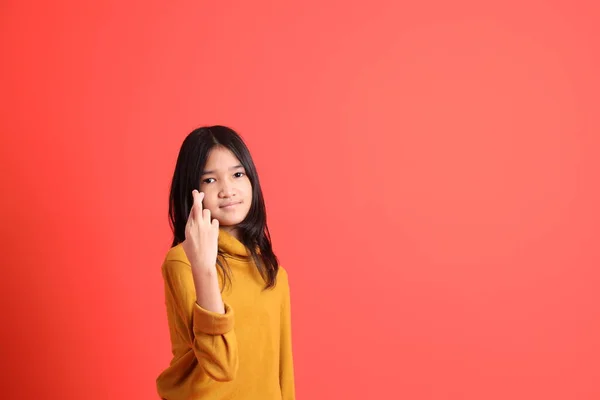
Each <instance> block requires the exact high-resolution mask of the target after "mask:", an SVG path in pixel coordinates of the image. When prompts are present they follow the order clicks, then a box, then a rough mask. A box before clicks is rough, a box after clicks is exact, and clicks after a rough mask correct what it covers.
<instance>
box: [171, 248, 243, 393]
mask: <svg viewBox="0 0 600 400" xmlns="http://www.w3.org/2000/svg"><path fill="white" fill-rule="evenodd" d="M162 274H163V279H164V282H165V300H166V303H167V314H168V320H169V324H171V325H173V326H172V328H174V330H175V331H176V332H177V333H178V334H179V335H181V337H182V338H183V340H184V341H185V342H186V344H187V345H188V346H189V347H190V348H191V349H192V350H193V351H194V354H195V356H196V359H197V360H198V364H199V366H200V367H201V368H202V369H203V370H204V371H205V372H206V374H207V375H208V376H210V377H211V378H212V379H214V380H215V381H220V382H224V381H231V380H233V379H234V378H235V375H236V373H237V370H238V349H237V341H236V337H235V331H234V329H233V325H234V324H233V323H234V314H233V309H231V307H230V306H229V305H228V304H225V314H219V313H215V312H211V311H208V310H205V309H203V308H202V307H200V306H199V305H198V303H196V289H195V287H194V279H193V275H192V269H191V266H190V265H188V264H186V263H184V262H182V261H178V260H168V261H165V263H164V264H163V268H162Z"/></svg>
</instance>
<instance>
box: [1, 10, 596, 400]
mask: <svg viewBox="0 0 600 400" xmlns="http://www.w3.org/2000/svg"><path fill="white" fill-rule="evenodd" d="M413 3H414V4H412V5H405V4H399V3H397V2H393V1H387V2H384V1H368V2H347V1H329V2H317V1H304V2H301V3H295V4H288V3H284V2H238V3H237V4H233V3H231V2H216V1H212V2H199V1H128V2H122V1H103V2H78V1H61V2H41V1H30V2H17V1H3V2H2V6H1V8H2V10H1V14H0V15H1V16H0V22H1V26H0V29H1V32H0V33H1V35H0V41H1V45H0V46H1V51H2V63H1V66H0V68H1V77H0V83H1V88H2V89H1V92H2V104H1V105H0V106H1V107H0V109H1V112H2V117H1V122H0V124H1V125H0V131H1V132H2V139H1V140H2V143H1V147H0V152H1V157H2V173H1V175H0V176H1V186H2V192H3V195H2V196H1V200H0V201H1V203H0V205H1V208H2V213H1V215H2V221H1V227H2V230H1V238H0V239H1V243H2V249H3V251H2V259H3V260H2V270H3V276H2V279H1V280H0V282H1V283H0V284H1V287H0V289H1V290H0V293H1V296H2V297H1V299H0V300H1V304H2V323H1V325H2V330H1V332H2V336H1V338H0V340H1V343H2V349H1V351H2V375H1V384H2V388H3V389H2V395H3V397H5V398H14V399H59V398H60V399H63V400H66V399H86V400H94V399H152V398H157V396H156V392H155V386H154V380H155V378H156V376H157V375H158V373H159V372H160V371H161V370H162V368H164V367H165V366H166V365H167V363H168V362H169V359H170V349H169V343H168V330H167V325H166V314H165V309H164V298H163V288H162V280H161V276H160V264H161V262H162V259H163V257H164V254H165V252H166V251H167V249H168V245H169V243H170V231H169V228H168V223H167V199H168V186H169V182H170V178H171V174H172V172H173V168H174V164H175V159H176V156H177V151H178V149H179V146H180V144H181V142H182V140H183V138H184V137H185V135H186V134H187V133H188V132H189V131H191V130H192V129H193V128H195V127H197V126H199V125H203V124H213V123H222V124H226V125H231V126H232V127H234V128H235V129H237V130H238V131H239V132H240V133H241V134H242V135H243V136H244V137H245V138H246V140H247V143H248V145H249V147H250V149H251V151H252V153H253V156H254V158H255V160H256V163H257V166H258V168H259V173H260V176H261V180H262V183H263V189H264V191H265V196H266V199H267V207H268V211H269V223H270V226H271V229H272V235H273V239H274V246H275V249H276V252H277V254H278V255H279V257H280V258H281V261H282V264H283V265H284V266H285V267H286V268H287V269H288V271H289V273H290V278H291V287H292V306H293V313H294V314H293V332H294V349H295V359H296V379H297V397H298V399H310V400H319V399H346V400H350V399H361V400H362V399H384V398H385V399H396V398H398V399H400V398H402V399H412V400H420V399H461V400H467V399H468V400H470V399H473V400H475V399H477V400H480V399H486V400H493V399H502V400H504V399H598V398H600V383H599V382H600V365H599V362H598V360H599V359H600V344H599V340H600V339H599V338H600V294H599V287H600V272H599V270H598V267H599V266H600V250H599V246H598V238H599V237H600V213H599V211H598V204H600V190H599V187H600V185H599V178H600V173H599V172H600V161H599V150H600V149H599V147H600V146H599V145H600V138H599V131H600V117H599V115H598V105H599V104H600V99H599V98H598V93H600V74H599V72H598V71H600V46H599V41H598V37H600V29H599V28H598V24H597V21H598V20H599V18H600V10H599V8H598V6H597V5H595V3H594V2H591V1H590V2H586V3H584V2H579V3H578V2H574V3H568V2H566V1H565V2H558V1H554V2H548V1H545V2H542V1H518V2H517V1H511V2H497V3H496V4H494V5H490V4H489V3H488V2H479V1H452V2H442V1H423V2H420V3H419V5H416V3H417V2H413ZM568 4H570V5H568Z"/></svg>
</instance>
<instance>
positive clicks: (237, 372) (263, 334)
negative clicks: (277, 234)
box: [156, 230, 295, 400]
mask: <svg viewBox="0 0 600 400" xmlns="http://www.w3.org/2000/svg"><path fill="white" fill-rule="evenodd" d="M219 248H220V249H221V250H222V251H224V252H225V253H226V259H227V262H228V264H229V267H230V269H231V277H232V279H231V285H226V288H225V290H224V291H223V293H222V296H223V302H224V303H225V314H218V313H213V312H210V311H207V310H205V309H203V308H201V307H200V306H199V305H198V304H197V303H196V290H195V287H194V281H193V277H192V270H191V266H190V262H189V260H188V259H187V257H186V255H185V252H184V250H183V247H182V245H181V244H179V245H177V246H175V247H173V248H172V249H170V250H169V252H168V253H167V255H166V257H165V260H164V263H163V265H162V275H163V279H164V283H165V302H166V308H167V319H168V322H169V332H170V337H171V351H172V353H173V358H172V360H171V362H170V365H169V367H168V368H166V369H165V370H164V371H163V372H162V373H161V374H160V375H159V376H158V378H157V379H156V385H157V389H158V394H159V396H160V397H161V398H163V399H166V400H196V399H198V400H226V399H244V400H293V399H294V398H295V390H294V370H293V360H292V339H291V318H290V293H289V284H288V277H287V273H286V271H285V270H284V269H283V268H281V267H280V268H279V273H278V275H277V284H276V286H275V288H271V289H266V290H264V286H265V281H264V279H263V278H262V277H261V275H260V273H259V272H258V270H257V268H256V266H255V264H254V263H253V262H252V261H250V260H248V259H245V258H244V257H245V256H248V255H249V252H248V251H247V249H246V248H245V246H244V245H243V244H242V243H241V242H239V241H238V240H237V239H235V238H234V237H233V236H232V235H230V234H228V233H227V232H225V231H223V230H220V231H219ZM220 283H221V287H223V281H222V279H221V280H220Z"/></svg>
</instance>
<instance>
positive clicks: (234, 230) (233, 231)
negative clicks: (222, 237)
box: [221, 226, 240, 240]
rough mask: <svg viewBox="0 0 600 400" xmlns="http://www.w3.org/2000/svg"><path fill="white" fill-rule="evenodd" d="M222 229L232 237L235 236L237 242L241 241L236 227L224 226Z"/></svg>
mask: <svg viewBox="0 0 600 400" xmlns="http://www.w3.org/2000/svg"><path fill="white" fill-rule="evenodd" d="M221 229H222V230H224V231H225V232H227V233H229V234H230V235H231V236H233V237H234V238H236V239H237V240H240V236H239V231H238V230H237V228H236V227H235V226H222V227H221Z"/></svg>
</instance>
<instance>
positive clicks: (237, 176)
mask: <svg viewBox="0 0 600 400" xmlns="http://www.w3.org/2000/svg"><path fill="white" fill-rule="evenodd" d="M244 175H246V174H245V173H243V172H236V173H235V174H233V176H235V177H236V178H241V177H242V176H244Z"/></svg>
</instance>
